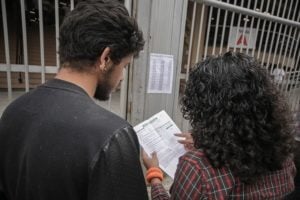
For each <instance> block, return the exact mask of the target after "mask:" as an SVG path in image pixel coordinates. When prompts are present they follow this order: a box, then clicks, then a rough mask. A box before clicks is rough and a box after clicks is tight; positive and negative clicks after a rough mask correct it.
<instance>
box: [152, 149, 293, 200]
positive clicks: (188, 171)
mask: <svg viewBox="0 0 300 200" xmlns="http://www.w3.org/2000/svg"><path fill="white" fill-rule="evenodd" d="M295 174H296V168H295V165H294V162H293V161H292V160H291V159H288V160H287V161H286V162H285V163H284V166H283V169H282V170H278V171H275V172H270V173H268V174H266V175H265V176H262V177H260V178H259V179H258V180H257V181H256V182H255V183H254V184H251V185H245V184H243V183H241V182H240V181H239V179H238V178H235V177H234V176H233V174H232V173H231V171H230V170H229V169H227V168H225V167H223V168H221V169H215V168H213V167H212V165H211V164H210V162H209V160H208V159H207V158H206V157H205V154H204V153H203V152H202V151H201V150H194V151H190V152H188V153H186V154H185V155H184V156H182V157H181V158H180V160H179V164H178V167H177V171H176V174H175V179H174V183H173V185H172V187H171V189H170V193H171V197H169V195H168V193H167V192H166V190H165V189H164V188H163V186H162V185H161V184H157V185H153V186H152V188H151V196H152V199H154V200H165V199H180V200H187V199H193V200H194V199H197V200H198V199H209V200H222V199H254V200H259V199H261V200H265V199H282V198H284V197H285V196H286V195H288V194H289V193H291V192H292V191H293V190H294V176H295Z"/></svg>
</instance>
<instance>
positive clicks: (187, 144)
mask: <svg viewBox="0 0 300 200" xmlns="http://www.w3.org/2000/svg"><path fill="white" fill-rule="evenodd" d="M174 135H175V136H177V137H181V138H182V139H181V140H178V142H179V143H180V144H183V145H184V148H185V150H187V151H190V150H193V149H194V148H195V147H194V140H193V137H192V134H191V133H189V132H182V133H175V134H174Z"/></svg>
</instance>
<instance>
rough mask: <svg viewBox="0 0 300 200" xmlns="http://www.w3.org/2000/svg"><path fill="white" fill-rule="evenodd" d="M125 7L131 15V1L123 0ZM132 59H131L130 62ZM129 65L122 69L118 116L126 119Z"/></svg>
mask: <svg viewBox="0 0 300 200" xmlns="http://www.w3.org/2000/svg"><path fill="white" fill-rule="evenodd" d="M124 4H125V7H126V8H127V10H128V12H129V14H130V15H131V16H132V9H131V5H132V1H131V0H125V3H124ZM132 62H133V60H132V61H131V63H132ZM128 68H129V66H128V67H127V70H124V71H123V76H124V80H123V81H122V82H121V89H120V116H121V117H123V118H124V119H126V107H127V98H128V96H127V95H128V92H127V88H128V77H129V74H128V73H129V70H128ZM110 101H111V99H110Z"/></svg>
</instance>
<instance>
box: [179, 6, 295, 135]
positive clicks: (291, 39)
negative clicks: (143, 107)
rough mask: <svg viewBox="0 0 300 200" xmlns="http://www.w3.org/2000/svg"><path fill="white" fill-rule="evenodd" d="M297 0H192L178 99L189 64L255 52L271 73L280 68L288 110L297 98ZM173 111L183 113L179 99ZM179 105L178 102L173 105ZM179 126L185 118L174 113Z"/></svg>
mask: <svg viewBox="0 0 300 200" xmlns="http://www.w3.org/2000/svg"><path fill="white" fill-rule="evenodd" d="M299 20H300V5H299V0H190V1H189V2H188V10H187V16H186V28H185V37H184V41H182V42H183V43H184V45H183V57H182V65H181V73H180V75H179V76H178V77H177V82H176V84H177V88H179V90H178V91H176V92H177V93H176V96H177V97H178V98H177V99H179V98H180V96H181V95H182V94H183V90H184V85H185V82H186V81H187V79H188V74H189V71H190V69H191V68H192V66H193V65H194V64H195V63H197V62H198V61H200V60H203V59H205V58H206V57H207V56H210V55H217V54H221V53H224V52H226V51H229V50H231V51H234V52H235V51H239V52H244V53H247V54H250V55H252V56H254V57H255V58H256V59H257V60H258V61H259V62H260V63H261V64H262V65H263V66H264V67H265V68H266V69H267V70H268V71H269V73H270V75H272V74H273V73H274V70H276V69H280V68H281V69H283V70H284V76H283V79H282V81H280V82H278V83H276V85H277V87H278V88H279V89H280V90H281V91H282V92H283V93H284V95H285V96H286V98H287V100H288V103H289V105H290V108H291V110H292V111H295V110H298V109H299V100H300V81H299V80H300V64H299V58H300V48H299V41H300V23H299ZM175 104H176V105H175V109H176V110H177V114H176V115H175V116H181V114H180V111H179V110H180V109H179V106H178V101H177V102H176V103H175ZM176 106H177V107H176ZM176 121H177V123H178V124H180V126H181V127H182V129H183V130H187V129H188V128H189V127H188V123H187V122H186V121H185V120H183V119H182V118H181V117H179V118H178V119H176Z"/></svg>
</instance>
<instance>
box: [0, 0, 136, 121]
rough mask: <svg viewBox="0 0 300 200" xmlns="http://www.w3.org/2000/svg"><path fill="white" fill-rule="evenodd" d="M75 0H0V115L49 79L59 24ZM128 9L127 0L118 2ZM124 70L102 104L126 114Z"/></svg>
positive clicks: (54, 69) (53, 71) (55, 60)
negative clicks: (115, 87)
mask: <svg viewBox="0 0 300 200" xmlns="http://www.w3.org/2000/svg"><path fill="white" fill-rule="evenodd" d="M76 2H77V0H54V1H53V0H16V1H11V0H1V14H0V16H1V19H0V116H1V114H2V111H3V110H4V108H5V107H6V106H7V105H8V104H9V102H10V101H12V100H13V99H15V98H17V97H18V96H20V95H22V94H23V93H25V92H28V91H29V90H30V89H32V88H35V87H36V86H37V85H39V84H42V83H44V82H45V81H47V80H49V79H52V78H53V77H54V75H55V74H56V72H57V69H58V67H59V63H60V62H59V55H58V46H59V39H58V38H59V25H60V23H61V21H62V19H63V17H64V16H65V14H66V13H67V12H68V11H69V10H72V9H73V8H74V4H76ZM122 2H125V6H126V7H127V8H128V10H129V12H131V0H125V1H122ZM126 101H127V72H126V76H125V78H124V81H123V82H122V85H121V86H120V88H119V90H118V91H117V92H116V93H114V94H112V96H111V98H110V100H109V101H107V102H97V103H99V104H100V105H102V106H103V107H105V108H107V109H108V110H111V111H113V112H115V113H116V114H118V115H120V116H122V117H124V118H125V117H126Z"/></svg>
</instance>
